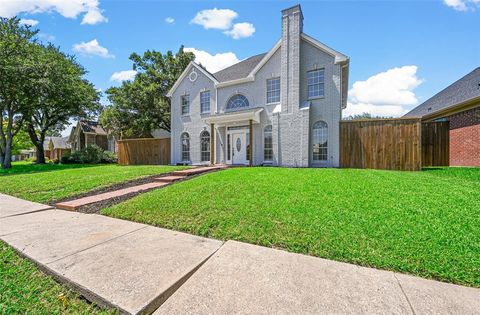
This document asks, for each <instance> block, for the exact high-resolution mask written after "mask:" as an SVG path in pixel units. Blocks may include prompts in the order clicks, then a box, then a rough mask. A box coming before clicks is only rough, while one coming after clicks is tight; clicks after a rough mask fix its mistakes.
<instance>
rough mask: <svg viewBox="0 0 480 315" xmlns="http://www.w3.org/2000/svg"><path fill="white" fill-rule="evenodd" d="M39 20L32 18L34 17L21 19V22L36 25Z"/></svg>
mask: <svg viewBox="0 0 480 315" xmlns="http://www.w3.org/2000/svg"><path fill="white" fill-rule="evenodd" d="M38 23H39V22H38V21H37V20H32V19H20V24H25V25H30V26H35V25H37V24H38Z"/></svg>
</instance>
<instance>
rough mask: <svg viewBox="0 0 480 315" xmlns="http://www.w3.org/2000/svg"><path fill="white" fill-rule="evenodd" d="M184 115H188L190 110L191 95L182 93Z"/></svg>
mask: <svg viewBox="0 0 480 315" xmlns="http://www.w3.org/2000/svg"><path fill="white" fill-rule="evenodd" d="M181 103H182V115H187V114H188V113H189V112H190V95H182V97H181Z"/></svg>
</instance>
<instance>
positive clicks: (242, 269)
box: [0, 194, 480, 314]
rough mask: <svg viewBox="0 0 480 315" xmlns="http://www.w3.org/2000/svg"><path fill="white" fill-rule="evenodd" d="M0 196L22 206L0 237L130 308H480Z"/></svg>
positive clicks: (262, 252)
mask: <svg viewBox="0 0 480 315" xmlns="http://www.w3.org/2000/svg"><path fill="white" fill-rule="evenodd" d="M0 200H2V203H0V214H2V215H3V214H6V213H15V215H9V216H4V217H3V218H0V239H2V240H3V241H5V242H7V243H8V244H10V245H11V246H13V247H14V248H16V249H17V250H18V251H19V252H20V253H21V254H22V255H24V256H26V257H28V258H29V259H31V260H33V261H35V262H36V263H37V264H38V265H39V266H40V267H41V268H42V269H43V270H44V271H46V272H48V273H50V274H52V275H53V276H54V277H56V278H57V279H58V280H60V281H62V282H65V283H67V284H69V285H70V286H72V287H74V288H75V289H76V290H78V291H79V292H80V293H81V294H83V295H84V296H85V297H86V298H87V299H89V300H91V301H93V302H96V303H98V304H100V305H105V306H110V307H116V308H118V309H119V310H120V311H121V312H123V313H129V314H140V313H151V312H154V311H155V310H156V309H157V308H158V310H157V311H156V312H155V314H232V313H234V314H274V313H275V314H276V313H279V314H308V313H310V314H311V313H316V314H324V313H327V314H358V313H363V314H385V313H395V314H479V310H480V290H479V289H475V288H468V287H463V286H457V285H452V284H447V283H442V282H437V281H431V280H426V279H422V278H418V277H412V276H407V275H402V274H398V273H393V272H388V271H382V270H376V269H372V268H365V267H359V266H356V265H351V264H345V263H339V262H334V261H330V260H325V259H321V258H316V257H311V256H305V255H299V254H293V253H288V252H284V251H281V250H275V249H270V248H265V247H260V246H255V245H250V244H245V243H240V242H235V241H228V242H226V243H225V244H223V243H222V242H220V241H216V240H211V239H205V238H202V237H197V236H192V235H189V234H185V233H179V232H175V231H170V230H165V229H160V228H155V227H151V226H147V225H143V224H138V223H134V222H129V221H123V220H118V219H114V218H109V217H104V216H100V215H88V214H82V213H73V212H68V211H62V210H43V211H42V210H40V211H39V210H38V209H39V208H38V207H39V206H38V204H34V203H29V202H27V201H22V202H19V200H18V199H16V198H12V197H9V196H5V195H1V194H0ZM17 204H18V205H21V206H20V208H21V209H22V210H21V211H17V210H15V209H16V208H15V207H16V206H15V205H17ZM5 205H6V207H7V208H4V207H5ZM32 209H33V210H32ZM32 211H37V212H32ZM22 213H25V214H22Z"/></svg>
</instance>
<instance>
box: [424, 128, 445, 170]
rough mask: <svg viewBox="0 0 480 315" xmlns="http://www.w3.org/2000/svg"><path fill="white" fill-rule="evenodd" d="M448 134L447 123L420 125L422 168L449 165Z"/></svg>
mask: <svg viewBox="0 0 480 315" xmlns="http://www.w3.org/2000/svg"><path fill="white" fill-rule="evenodd" d="M449 132H450V126H449V122H448V121H443V122H424V123H422V166H447V165H448V164H449V150H450V148H449V145H450V137H449Z"/></svg>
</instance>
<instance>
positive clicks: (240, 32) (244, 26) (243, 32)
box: [223, 22, 255, 39]
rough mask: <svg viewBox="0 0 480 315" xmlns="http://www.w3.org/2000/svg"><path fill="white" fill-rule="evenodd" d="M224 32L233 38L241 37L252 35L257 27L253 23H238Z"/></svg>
mask: <svg viewBox="0 0 480 315" xmlns="http://www.w3.org/2000/svg"><path fill="white" fill-rule="evenodd" d="M223 33H224V34H225V35H227V36H230V37H231V38H233V39H240V38H245V37H250V36H252V35H253V33H255V27H254V26H253V24H252V23H247V22H244V23H236V24H235V25H234V26H233V28H232V29H231V30H229V31H225V32H223Z"/></svg>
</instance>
